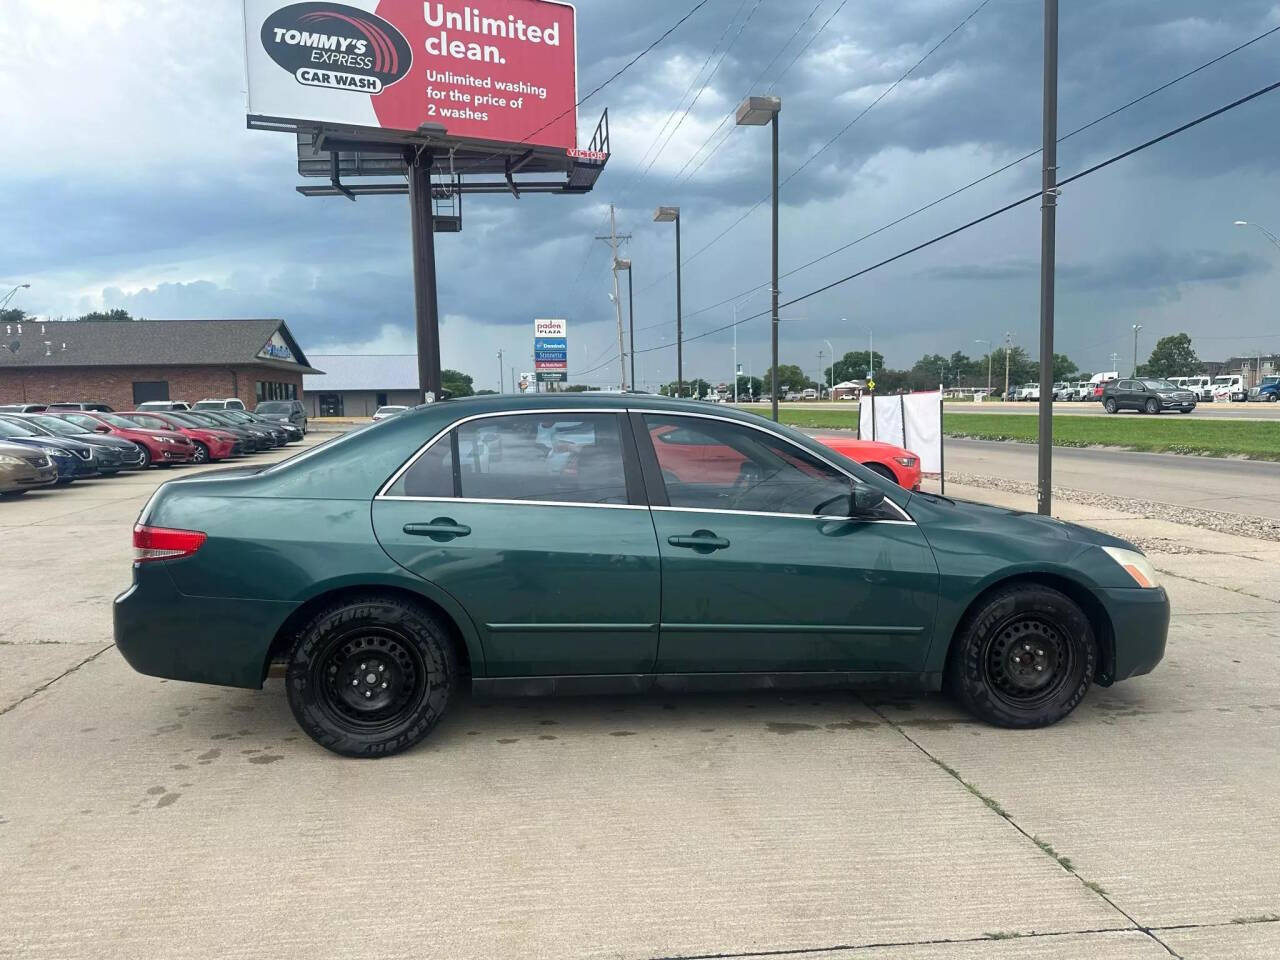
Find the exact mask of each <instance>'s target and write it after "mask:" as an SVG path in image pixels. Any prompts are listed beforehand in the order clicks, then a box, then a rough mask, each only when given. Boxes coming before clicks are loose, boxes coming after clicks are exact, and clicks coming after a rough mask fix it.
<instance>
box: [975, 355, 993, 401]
mask: <svg viewBox="0 0 1280 960" xmlns="http://www.w3.org/2000/svg"><path fill="white" fill-rule="evenodd" d="M973 342H974V343H985V344H986V345H987V399H988V400H990V399H991V354H992V353H993V352H994V351H995V347H993V346H992V345H991V341H990V340H974V341H973Z"/></svg>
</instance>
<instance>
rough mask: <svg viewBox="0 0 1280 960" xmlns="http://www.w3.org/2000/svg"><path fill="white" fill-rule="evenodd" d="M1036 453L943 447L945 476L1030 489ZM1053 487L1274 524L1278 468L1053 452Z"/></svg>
mask: <svg viewBox="0 0 1280 960" xmlns="http://www.w3.org/2000/svg"><path fill="white" fill-rule="evenodd" d="M1036 457H1037V447H1036V445H1035V444H1031V443H1002V442H999V441H993V440H960V439H955V438H948V439H947V441H946V461H947V469H948V470H950V471H955V472H957V473H971V474H985V475H991V476H999V477H1005V478H1006V479H1009V480H1021V481H1025V482H1027V483H1035V482H1036V470H1037V463H1036ZM1053 483H1054V485H1055V486H1059V487H1069V488H1071V489H1075V490H1088V491H1090V492H1093V493H1106V494H1112V495H1115V496H1122V497H1135V498H1138V499H1144V500H1159V501H1161V502H1164V503H1176V504H1178V505H1180V506H1186V507H1202V508H1204V509H1207V510H1223V511H1226V512H1228V513H1245V514H1252V515H1255V516H1260V517H1271V518H1273V519H1280V463H1272V462H1270V461H1265V460H1226V459H1220V458H1216V457H1185V456H1179V455H1177V454H1170V453H1134V452H1131V451H1127V450H1098V449H1087V450H1084V449H1077V448H1073V447H1054V448H1053Z"/></svg>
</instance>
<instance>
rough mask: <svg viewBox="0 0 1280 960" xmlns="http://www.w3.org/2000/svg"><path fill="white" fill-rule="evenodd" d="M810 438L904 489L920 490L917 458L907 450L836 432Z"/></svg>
mask: <svg viewBox="0 0 1280 960" xmlns="http://www.w3.org/2000/svg"><path fill="white" fill-rule="evenodd" d="M813 439H815V440H817V441H818V442H819V443H820V444H822V445H823V446H824V447H830V448H831V449H832V450H834V451H835V452H836V453H840V454H844V456H846V457H848V458H849V459H850V460H853V461H856V462H857V463H860V464H862V465H863V466H864V467H866V468H867V469H868V470H874V471H875V472H876V473H878V474H880V475H881V476H882V477H884V478H885V479H886V480H892V481H893V482H894V483H896V484H897V485H898V486H900V487H902V488H903V489H904V490H919V489H920V458H919V457H917V456H916V455H915V454H914V453H912V452H911V451H910V450H904V449H903V448H902V447H899V446H896V445H895V444H892V443H881V442H880V441H879V440H859V439H857V438H856V437H850V436H845V435H844V434H839V433H826V434H819V435H817V436H815V437H814V438H813Z"/></svg>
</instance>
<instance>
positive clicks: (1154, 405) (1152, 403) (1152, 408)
mask: <svg viewBox="0 0 1280 960" xmlns="http://www.w3.org/2000/svg"><path fill="white" fill-rule="evenodd" d="M1146 410H1147V413H1159V412H1160V401H1159V400H1157V399H1156V398H1155V397H1151V398H1149V399H1148V400H1147V405H1146Z"/></svg>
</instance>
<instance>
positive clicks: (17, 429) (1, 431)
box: [0, 420, 40, 437]
mask: <svg viewBox="0 0 1280 960" xmlns="http://www.w3.org/2000/svg"><path fill="white" fill-rule="evenodd" d="M38 436H40V434H38V433H37V432H36V431H34V430H32V429H31V428H30V427H24V426H21V425H19V424H16V423H14V422H13V421H12V420H0V437H38Z"/></svg>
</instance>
